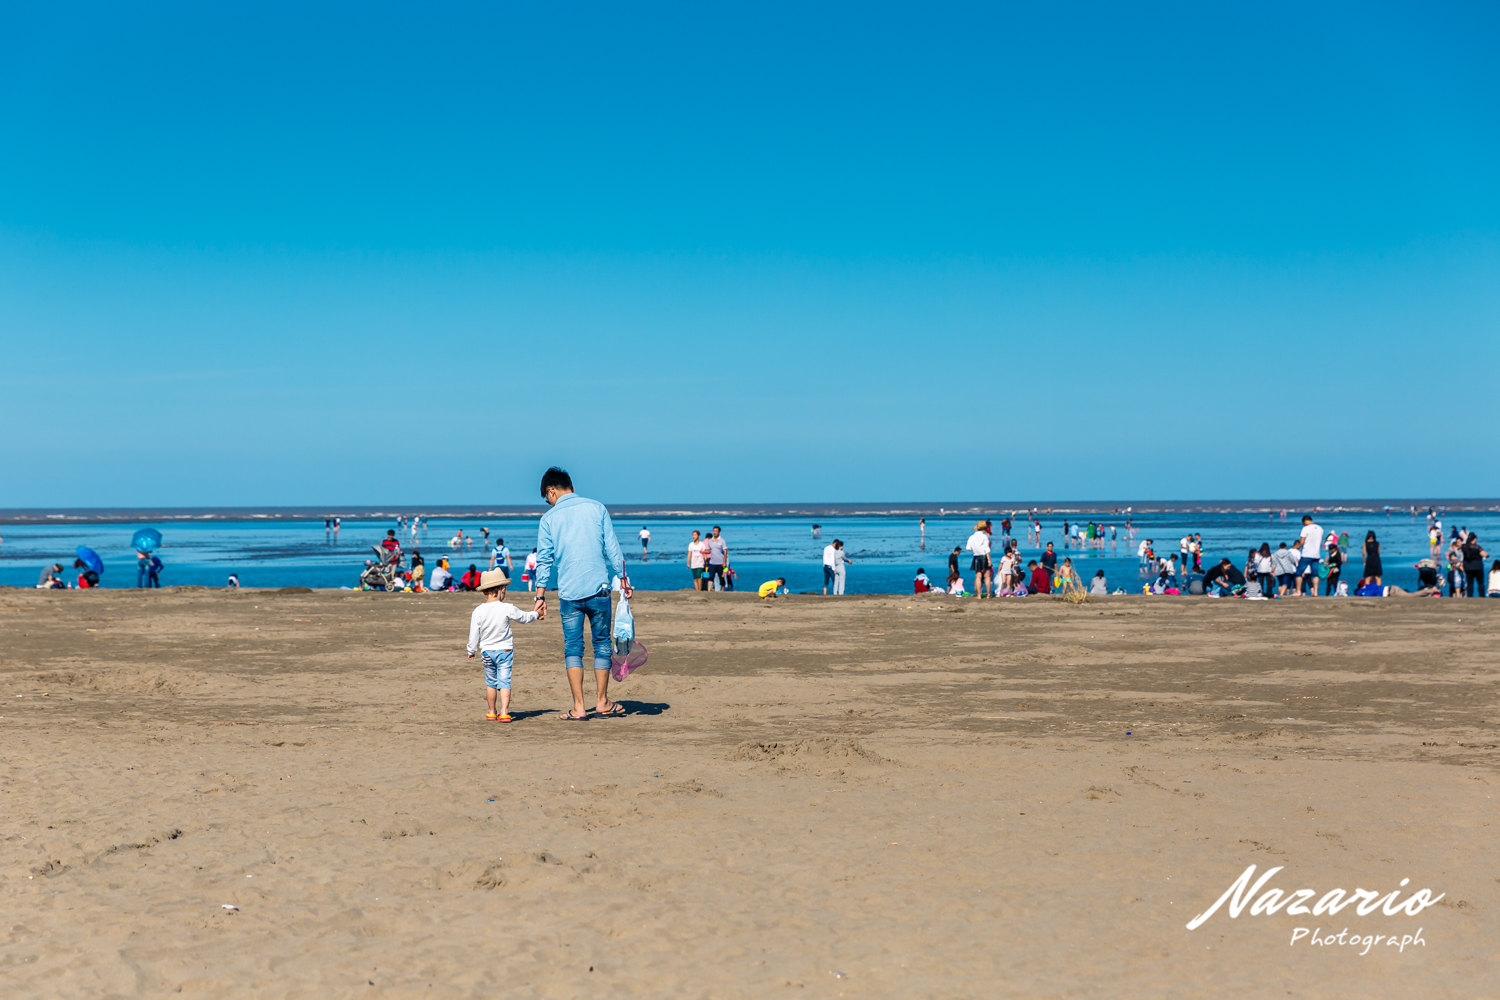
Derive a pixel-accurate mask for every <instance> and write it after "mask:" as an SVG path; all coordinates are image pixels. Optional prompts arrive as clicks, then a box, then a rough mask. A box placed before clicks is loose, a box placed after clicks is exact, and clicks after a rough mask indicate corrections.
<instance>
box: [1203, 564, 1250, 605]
mask: <svg viewBox="0 0 1500 1000" xmlns="http://www.w3.org/2000/svg"><path fill="white" fill-rule="evenodd" d="M1244 585H1245V574H1243V573H1241V572H1240V571H1239V570H1237V569H1235V568H1234V564H1233V563H1231V562H1230V561H1229V560H1228V559H1227V558H1225V559H1220V560H1219V561H1218V563H1216V564H1215V565H1213V566H1210V567H1209V568H1208V572H1207V573H1204V574H1203V592H1204V593H1211V592H1212V591H1213V588H1214V587H1218V588H1219V596H1220V597H1228V596H1229V595H1230V593H1231V592H1232V591H1233V589H1234V588H1235V587H1243V586H1244Z"/></svg>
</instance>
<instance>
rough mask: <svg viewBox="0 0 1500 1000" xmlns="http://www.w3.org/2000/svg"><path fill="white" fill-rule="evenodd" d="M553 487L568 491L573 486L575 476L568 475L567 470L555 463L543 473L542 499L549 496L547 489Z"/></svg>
mask: <svg viewBox="0 0 1500 1000" xmlns="http://www.w3.org/2000/svg"><path fill="white" fill-rule="evenodd" d="M553 487H556V488H557V489H560V490H563V491H564V492H567V491H569V490H571V489H572V488H573V477H572V476H570V475H568V473H567V472H566V470H563V469H559V468H558V467H557V466H555V465H554V466H553V467H552V468H550V469H548V470H547V471H546V472H544V473H542V499H544V500H545V499H546V498H547V491H548V490H550V489H552V488H553Z"/></svg>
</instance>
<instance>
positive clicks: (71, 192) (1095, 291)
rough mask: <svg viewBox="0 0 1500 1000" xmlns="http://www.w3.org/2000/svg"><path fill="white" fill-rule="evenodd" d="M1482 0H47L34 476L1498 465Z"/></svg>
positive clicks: (139, 496) (1495, 282)
mask: <svg viewBox="0 0 1500 1000" xmlns="http://www.w3.org/2000/svg"><path fill="white" fill-rule="evenodd" d="M1497 12H1500V7H1497V6H1495V5H1493V4H1487V3H1474V4H1445V3H1423V4H1402V5H1395V4H1383V3H1358V4H1356V3H1348V4H1338V3H1332V4H1312V5H1309V4H1284V5H1275V4H1271V5H1267V4H1262V3H1256V4H1243V5H1237V6H1236V5H1226V4H1198V3H1182V4H1162V5H1153V4H1146V5H1133V4H1119V3H1101V4H1073V3H1070V4H1025V5H1016V6H1014V7H1006V6H1002V5H996V4H975V5H934V4H912V5H909V6H891V5H882V4H869V3H858V4H853V3H851V4H847V5H836V4H816V5H809V4H785V5H775V4H756V5H739V6H733V7H724V6H722V5H705V4H680V5H665V4H661V5H650V4H648V5H637V4H633V5H625V4H609V5H584V4H566V3H563V4H545V3H544V4H536V3H532V4H515V5H507V4H475V5H445V4H432V5H420V6H413V5H410V4H401V5H396V4H380V3H368V2H362V3H349V4H339V5H333V4H317V3H311V4H309V3H297V4H285V5H281V4H268V3H258V4H243V5H217V4H203V3H197V2H194V3H183V4H162V3H147V4H145V5H139V6H138V5H119V4H95V3H79V4H72V5H66V6H60V5H44V4H31V5H21V6H19V7H16V8H14V9H13V10H12V11H10V12H9V14H8V15H7V23H6V30H5V32H4V34H3V36H0V136H3V139H0V399H3V401H4V403H3V405H4V407H5V410H6V419H5V420H4V421H3V424H0V468H3V470H4V474H3V475H0V506H89V505H100V504H139V505H197V504H304V503H310V504H320V503H330V504H332V503H346V504H356V503H409V504H420V503H472V502H489V503H497V504H498V503H512V502H526V501H530V500H533V499H534V498H535V497H536V490H535V483H536V479H537V477H538V475H539V473H540V471H541V470H542V469H543V468H544V467H545V466H546V465H548V464H550V463H552V462H558V463H561V464H564V465H566V466H568V467H569V468H570V469H571V470H572V471H573V472H574V474H575V478H576V479H577V481H578V484H579V486H580V488H581V489H583V490H584V491H586V492H589V493H592V494H595V495H598V496H601V497H603V498H605V499H611V500H616V501H643V502H653V501H667V500H680V501H775V500H825V501H840V500H864V499H869V500H900V499H910V500H937V501H940V500H945V499H997V500H1003V499H1025V498H1035V497H1053V498H1065V497H1066V498H1118V497H1129V498H1142V499H1149V498H1208V497H1258V496H1268V495H1274V496H1356V497H1357V496H1391V495H1398V496H1421V495H1443V496H1497V495H1500V434H1497V433H1496V432H1495V429H1494V418H1493V413H1494V411H1495V409H1496V407H1497V405H1500V400H1497V399H1496V395H1495V393H1496V374H1497V362H1500V348H1497V343H1500V340H1497V333H1500V329H1497V327H1500V61H1497V60H1496V58H1495V55H1494V41H1495V39H1496V38H1497V37H1500V13H1497Z"/></svg>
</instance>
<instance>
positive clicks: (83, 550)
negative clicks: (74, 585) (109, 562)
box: [74, 545, 104, 573]
mask: <svg viewBox="0 0 1500 1000" xmlns="http://www.w3.org/2000/svg"><path fill="white" fill-rule="evenodd" d="M74 551H75V552H77V553H78V558H79V559H81V560H83V564H84V565H85V566H87V567H88V568H89V569H91V570H93V571H94V572H95V573H103V572H104V560H103V559H100V558H99V553H97V552H95V551H94V550H93V549H91V548H89V547H88V546H87V545H80V546H78V548H77V549H75V550H74Z"/></svg>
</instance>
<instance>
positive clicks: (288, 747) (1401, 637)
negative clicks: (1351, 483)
mask: <svg viewBox="0 0 1500 1000" xmlns="http://www.w3.org/2000/svg"><path fill="white" fill-rule="evenodd" d="M474 603H475V600H474V598H473V597H472V596H469V595H421V596H415V595H400V596H397V595H385V594H370V593H327V592H320V593H278V592H269V591H244V592H241V593H235V594H228V593H220V592H209V591H195V590H190V589H184V590H175V591H172V590H169V591H159V592H155V593H145V592H131V591H113V592H111V591H102V592H96V593H77V592H73V593H41V592H34V591H20V590H6V591H0V750H3V755H4V761H5V771H4V783H3V789H0V795H3V797H0V802H3V817H4V819H3V822H0V892H3V897H0V898H3V906H4V910H3V913H4V922H3V926H4V928H5V935H4V941H3V944H0V995H3V996H4V997H7V998H16V997H33V996H35V997H50V996H57V997H105V996H108V997H116V996H118V997H137V996H164V995H168V994H175V993H181V994H185V995H197V996H214V997H225V996H258V997H272V996H274V997H308V998H313V997H317V998H325V997H345V996H359V997H407V996H413V997H416V996H420V997H469V996H475V997H477V996H495V995H501V994H508V995H513V996H540V997H576V996H585V995H587V996H599V997H613V996H642V997H778V996H798V997H835V996H847V997H998V996H1018V997H1044V996H1111V997H1153V998H1154V997H1202V996H1249V997H1262V996H1265V997H1270V996H1275V997H1284V996H1296V997H1340V998H1342V997H1358V996H1390V997H1407V996H1422V997H1445V996H1452V997H1478V996H1496V995H1500V961H1497V959H1500V933H1497V931H1500V923H1497V919H1496V914H1497V907H1500V880H1497V871H1496V867H1495V864H1494V851H1495V847H1496V846H1497V837H1496V832H1497V828H1496V826H1495V825H1494V824H1495V822H1496V818H1497V810H1496V805H1497V803H1496V791H1497V788H1500V773H1497V772H1500V767H1497V763H1500V753H1497V742H1500V739H1497V736H1496V725H1497V723H1500V703H1497V697H1496V682H1497V677H1500V673H1497V670H1496V666H1495V661H1494V657H1493V651H1494V650H1495V648H1496V645H1495V643H1496V637H1497V634H1500V601H1496V602H1489V601H1427V600H1419V599H1415V598H1411V599H1404V600H1403V599H1388V600H1384V601H1377V600H1343V601H1328V600H1317V601H1305V602H1296V601H1282V602H1276V603H1260V604H1255V603H1245V602H1235V601H1211V600H1206V599H1170V598H1158V599H1147V598H1141V597H1128V598H1108V599H1104V600H1096V601H1093V602H1091V603H1089V604H1086V605H1082V606H1076V607H1075V606H1070V605H1067V604H1064V603H1062V602H1060V601H1055V600H1051V599H1028V600H1025V601H1014V602H1011V601H994V602H984V603H980V602H976V601H972V600H969V601H961V600H955V599H950V598H936V597H934V598H909V597H907V598H903V597H868V598H866V597H850V598H843V599H820V598H791V599H785V600H780V601H775V602H771V603H762V602H759V601H757V600H756V599H755V598H754V597H753V596H751V595H697V594H690V593H674V594H643V595H641V596H640V598H639V599H638V600H637V601H636V602H635V605H636V611H637V616H638V619H639V625H640V629H641V635H642V638H643V639H644V640H645V641H646V642H647V643H648V644H649V645H650V648H651V662H650V663H649V665H648V666H647V667H646V668H645V669H644V670H643V671H642V672H641V673H640V674H639V675H637V676H636V677H633V678H631V679H630V680H629V681H628V682H626V683H625V684H622V685H618V686H617V688H616V693H617V695H618V697H619V698H620V700H622V701H623V702H624V703H625V704H626V705H627V707H629V708H631V709H632V711H633V715H632V716H631V717H630V718H626V719H617V720H598V719H596V720H592V721H589V722H587V723H582V724H570V723H564V722H561V721H559V719H558V718H557V713H558V711H559V710H560V709H561V708H562V707H564V705H565V701H566V699H565V688H564V685H563V681H562V674H561V671H560V669H559V665H560V659H561V655H560V632H559V627H558V624H557V621H556V618H555V617H554V618H552V619H551V620H549V621H546V622H542V623H537V624H534V625H527V626H519V627H518V628H517V635H518V641H517V665H516V678H517V683H516V702H515V708H516V709H517V711H518V713H519V714H520V718H519V721H517V722H516V723H514V724H512V725H509V726H504V725H496V724H490V723H486V722H484V721H483V700H482V680H481V674H480V670H479V667H478V666H477V665H476V664H475V663H474V662H470V661H468V660H466V659H464V656H463V650H462V644H463V641H464V639H465V637H466V626H467V621H468V614H469V610H470V608H471V607H472V606H473V604H474ZM1252 864H1253V865H1257V866H1261V867H1265V866H1277V865H1281V866H1285V870H1284V871H1283V872H1282V873H1281V875H1280V876H1278V877H1277V879H1276V881H1275V882H1274V883H1273V884H1275V885H1277V886H1280V887H1282V888H1286V889H1292V888H1301V887H1308V888H1315V889H1317V890H1318V891H1319V892H1320V893H1321V892H1324V891H1327V890H1330V889H1335V888H1348V889H1352V888H1355V887H1366V888H1374V889H1380V890H1382V891H1386V890H1391V889H1395V888H1397V886H1398V884H1399V882H1400V880H1401V879H1403V878H1409V879H1411V882H1410V883H1409V884H1408V886H1407V887H1406V888H1407V890H1408V891H1410V890H1414V889H1417V888H1419V887H1430V888H1431V889H1432V890H1433V891H1434V893H1436V892H1443V893H1446V896H1445V898H1444V899H1443V900H1442V901H1441V902H1439V903H1438V904H1437V905H1436V906H1433V907H1431V908H1430V909H1428V910H1426V911H1425V912H1423V913H1421V914H1420V915H1419V916H1417V917H1407V916H1395V917H1387V916H1382V915H1373V916H1368V917H1359V916H1355V915H1353V913H1352V911H1345V913H1344V914H1342V915H1339V916H1323V917H1317V918H1313V917H1297V916H1287V915H1285V914H1279V915H1274V916H1251V915H1249V914H1248V913H1247V914H1245V915H1243V916H1241V917H1239V918H1238V919H1230V918H1229V917H1228V915H1227V913H1225V912H1220V913H1219V914H1217V915H1215V916H1214V917H1212V918H1210V920H1209V921H1208V922H1207V923H1206V924H1205V925H1204V926H1203V927H1201V928H1200V929H1198V930H1196V931H1188V930H1187V929H1186V928H1185V924H1186V923H1187V921H1188V920H1189V919H1190V918H1191V917H1193V916H1194V915H1195V914H1196V913H1198V912H1200V911H1202V910H1204V909H1206V908H1207V907H1208V906H1209V905H1210V904H1212V903H1213V902H1214V900H1216V899H1217V898H1218V897H1219V896H1220V894H1221V893H1223V892H1224V890H1225V889H1226V888H1227V887H1228V886H1229V884H1230V883H1231V882H1232V881H1233V880H1234V879H1235V878H1236V876H1238V875H1239V874H1240V872H1241V871H1243V870H1244V869H1245V868H1246V866H1248V865H1252ZM226 903H228V904H232V905H234V906H237V907H238V910H233V911H232V910H227V909H224V908H223V904H226ZM1299 926H1307V927H1309V928H1310V927H1314V926H1316V927H1320V928H1321V929H1322V931H1323V932H1324V933H1327V932H1329V931H1333V932H1335V933H1336V932H1337V931H1339V930H1341V929H1343V928H1345V927H1348V928H1351V929H1352V930H1357V931H1358V932H1359V933H1361V934H1366V933H1367V934H1390V933H1396V934H1398V935H1399V934H1406V933H1412V932H1415V931H1416V929H1417V928H1418V927H1420V928H1421V931H1422V938H1423V940H1424V942H1425V944H1423V945H1421V946H1418V945H1412V946H1411V947H1408V948H1407V949H1406V950H1405V951H1404V952H1396V951H1394V950H1391V949H1389V948H1387V947H1385V946H1384V944H1383V943H1382V945H1381V946H1378V947H1375V948H1374V949H1373V950H1371V952H1370V953H1369V954H1367V955H1364V956H1361V955H1360V954H1359V951H1358V949H1350V948H1349V947H1347V946H1345V947H1338V946H1323V947H1312V946H1310V945H1308V944H1307V943H1306V941H1305V940H1304V941H1303V942H1301V943H1299V944H1297V945H1295V946H1293V945H1291V944H1289V941H1290V938H1291V935H1292V933H1293V930H1294V928H1296V927H1299Z"/></svg>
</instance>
